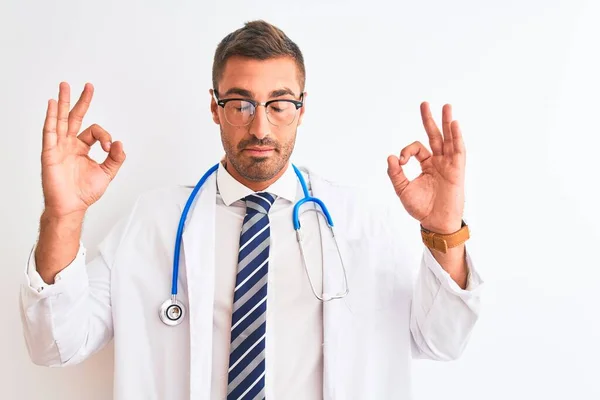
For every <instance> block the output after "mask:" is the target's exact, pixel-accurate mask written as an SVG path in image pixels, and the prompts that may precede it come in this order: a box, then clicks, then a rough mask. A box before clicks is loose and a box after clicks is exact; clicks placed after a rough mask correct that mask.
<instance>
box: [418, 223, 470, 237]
mask: <svg viewBox="0 0 600 400" xmlns="http://www.w3.org/2000/svg"><path fill="white" fill-rule="evenodd" d="M464 225H465V224H464V220H462V219H459V220H458V221H452V222H449V223H448V222H445V223H431V222H422V223H421V228H422V229H424V230H426V231H428V232H430V233H437V234H439V235H451V234H453V233H455V232H457V231H459V230H460V229H461V228H462V227H463V226H464Z"/></svg>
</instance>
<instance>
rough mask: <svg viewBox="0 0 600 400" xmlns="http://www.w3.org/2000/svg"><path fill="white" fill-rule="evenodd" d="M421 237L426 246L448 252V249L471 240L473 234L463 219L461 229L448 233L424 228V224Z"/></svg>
mask: <svg viewBox="0 0 600 400" xmlns="http://www.w3.org/2000/svg"><path fill="white" fill-rule="evenodd" d="M421 237H422V238H423V243H425V246H427V247H429V248H430V249H434V250H437V251H440V252H442V253H446V252H447V251H448V249H451V248H453V247H456V246H460V245H461V244H463V243H464V242H466V241H467V240H469V238H470V237H471V235H470V232H469V226H468V225H467V223H466V222H465V221H464V220H463V221H462V223H461V228H460V229H459V230H457V231H456V232H454V233H449V234H446V235H443V234H441V233H435V232H432V231H430V230H427V229H425V228H423V225H421Z"/></svg>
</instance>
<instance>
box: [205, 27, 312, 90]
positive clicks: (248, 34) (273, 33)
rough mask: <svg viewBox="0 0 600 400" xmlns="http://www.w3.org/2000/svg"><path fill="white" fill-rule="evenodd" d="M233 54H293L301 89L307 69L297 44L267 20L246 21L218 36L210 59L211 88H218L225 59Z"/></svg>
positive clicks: (262, 56) (262, 57)
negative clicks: (220, 36)
mask: <svg viewBox="0 0 600 400" xmlns="http://www.w3.org/2000/svg"><path fill="white" fill-rule="evenodd" d="M233 56H242V57H248V58H253V59H256V60H267V59H269V58H275V57H284V56H288V57H292V58H293V59H294V60H295V61H296V65H297V67H298V78H299V80H300V89H301V91H304V83H305V80H306V70H305V68H304V57H303V56H302V52H301V51H300V48H299V47H298V45H296V43H294V42H293V41H292V40H291V39H290V38H289V37H287V35H286V34H285V33H284V32H283V31H282V30H281V29H279V28H277V27H276V26H274V25H271V24H269V23H268V22H265V21H263V20H258V21H250V22H246V23H245V25H244V26H243V27H242V28H240V29H238V30H236V31H234V32H231V33H230V34H229V35H227V36H225V37H224V38H223V40H221V43H219V45H218V46H217V50H216V51H215V58H214V61H213V69H212V80H213V89H215V90H217V83H218V81H219V80H220V79H221V77H222V75H223V70H224V69H225V63H226V62H227V60H228V59H229V58H230V57H233Z"/></svg>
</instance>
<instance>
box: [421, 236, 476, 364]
mask: <svg viewBox="0 0 600 400" xmlns="http://www.w3.org/2000/svg"><path fill="white" fill-rule="evenodd" d="M466 259H467V267H468V270H469V271H468V281H467V282H468V283H467V287H466V289H462V288H460V287H459V286H458V284H457V283H456V282H455V281H454V280H453V279H452V278H451V277H450V275H449V274H448V273H447V272H446V271H445V270H444V269H443V268H442V266H441V265H440V264H439V263H438V262H437V260H436V259H435V258H434V257H433V255H432V253H431V250H430V249H428V248H427V247H424V251H423V256H422V260H421V266H420V268H419V270H418V274H417V278H416V282H415V286H414V292H413V300H412V304H411V318H410V330H411V334H412V339H413V343H412V345H413V346H412V348H413V358H428V359H433V360H442V361H448V360H455V359H457V358H458V357H459V356H460V355H461V354H462V353H463V350H464V349H465V347H466V345H467V342H468V340H469V337H470V335H471V332H472V330H473V327H474V326H475V323H476V321H477V320H478V317H479V310H480V301H481V299H480V296H481V289H482V284H483V281H482V279H481V278H480V276H479V274H478V273H477V271H476V270H475V267H474V263H473V260H472V259H471V255H470V254H469V252H468V251H467V255H466Z"/></svg>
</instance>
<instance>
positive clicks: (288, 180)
mask: <svg viewBox="0 0 600 400" xmlns="http://www.w3.org/2000/svg"><path fill="white" fill-rule="evenodd" d="M297 185H298V182H297V178H296V173H295V172H294V169H293V168H292V165H291V163H288V165H287V166H286V170H285V172H284V173H283V175H281V176H280V177H279V179H277V180H276V181H275V182H273V184H271V186H269V187H268V188H266V189H265V190H263V191H264V192H269V193H271V194H273V195H275V196H277V197H278V198H283V199H286V200H289V201H290V202H291V203H293V202H294V201H296V190H297ZM217 188H218V191H219V194H220V195H221V198H222V199H223V203H225V205H226V206H230V205H232V204H233V203H235V202H236V201H238V200H241V199H243V198H244V197H246V196H248V195H251V194H252V193H254V191H253V190H252V189H250V188H249V187H247V186H245V185H243V184H242V183H240V182H238V181H237V180H236V179H235V178H234V177H233V176H231V174H230V173H229V171H227V170H226V169H225V167H224V166H223V163H222V162H221V163H219V168H218V169H217Z"/></svg>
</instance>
